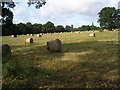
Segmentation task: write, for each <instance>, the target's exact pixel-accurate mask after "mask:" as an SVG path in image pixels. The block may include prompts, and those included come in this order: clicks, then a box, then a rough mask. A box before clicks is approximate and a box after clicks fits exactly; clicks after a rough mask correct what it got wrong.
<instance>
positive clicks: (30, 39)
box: [25, 38, 33, 44]
mask: <svg viewBox="0 0 120 90" xmlns="http://www.w3.org/2000/svg"><path fill="white" fill-rule="evenodd" d="M27 43H33V38H28V39H26V41H25V44H27Z"/></svg>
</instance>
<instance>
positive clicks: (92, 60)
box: [12, 41, 120, 88]
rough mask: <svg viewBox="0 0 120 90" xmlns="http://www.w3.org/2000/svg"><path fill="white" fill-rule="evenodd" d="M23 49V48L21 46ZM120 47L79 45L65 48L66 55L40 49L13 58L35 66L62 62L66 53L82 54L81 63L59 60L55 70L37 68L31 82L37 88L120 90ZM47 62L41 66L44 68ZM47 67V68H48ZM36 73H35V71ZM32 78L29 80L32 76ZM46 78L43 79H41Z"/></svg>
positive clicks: (79, 60)
mask: <svg viewBox="0 0 120 90" xmlns="http://www.w3.org/2000/svg"><path fill="white" fill-rule="evenodd" d="M18 47H20V46H18ZM117 50H118V44H117V45H116V44H114V43H113V42H110V41H108V42H107V41H106V42H102V41H101V42H97V41H94V42H78V43H66V44H63V50H62V52H57V53H50V52H49V51H47V49H46V46H36V47H33V48H30V49H29V50H26V51H24V50H21V51H20V52H15V53H14V54H13V57H12V58H13V59H16V60H18V61H19V60H20V59H21V61H23V62H24V61H25V60H28V61H30V63H32V64H33V65H34V61H35V63H36V62H41V61H44V60H45V61H48V66H49V64H51V61H52V60H53V61H54V60H56V58H61V57H63V56H64V55H65V53H68V52H70V53H81V52H87V51H88V52H89V51H92V52H90V53H85V54H78V55H77V57H78V58H77V59H78V61H77V62H73V61H72V60H65V61H62V60H59V61H58V63H61V65H60V68H57V67H58V66H59V65H58V63H55V64H52V66H54V67H55V68H56V69H54V68H50V69H49V68H43V69H42V70H43V72H41V68H42V67H36V66H35V67H36V70H37V72H36V74H35V77H33V78H31V82H32V83H36V86H34V87H56V88H59V87H71V88H106V87H110V88H117V87H120V86H119V83H120V81H119V79H120V78H119V77H118V61H117V59H118V58H117V57H118V52H117ZM42 63H43V62H41V63H39V64H37V66H38V65H42ZM46 67H47V66H46ZM31 73H34V71H31ZM28 77H29V76H28ZM40 78H42V79H40Z"/></svg>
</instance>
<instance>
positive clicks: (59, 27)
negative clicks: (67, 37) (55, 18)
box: [55, 25, 66, 32]
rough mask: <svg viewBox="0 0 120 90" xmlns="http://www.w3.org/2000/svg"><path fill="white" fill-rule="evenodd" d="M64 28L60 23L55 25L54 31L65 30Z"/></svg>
mask: <svg viewBox="0 0 120 90" xmlns="http://www.w3.org/2000/svg"><path fill="white" fill-rule="evenodd" d="M65 31H66V30H65V28H64V27H63V26H62V25H58V26H56V29H55V32H65Z"/></svg>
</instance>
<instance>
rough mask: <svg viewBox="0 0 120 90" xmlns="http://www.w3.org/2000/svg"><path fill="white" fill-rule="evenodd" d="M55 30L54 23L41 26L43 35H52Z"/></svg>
mask: <svg viewBox="0 0 120 90" xmlns="http://www.w3.org/2000/svg"><path fill="white" fill-rule="evenodd" d="M54 30H55V26H54V23H52V22H50V21H48V22H47V23H46V24H44V25H43V26H42V32H44V33H53V32H54Z"/></svg>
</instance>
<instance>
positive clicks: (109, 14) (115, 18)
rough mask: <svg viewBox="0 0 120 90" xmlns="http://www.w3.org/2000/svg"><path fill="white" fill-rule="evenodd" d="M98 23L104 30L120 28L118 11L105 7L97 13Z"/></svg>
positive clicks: (119, 11) (119, 12) (119, 13)
mask: <svg viewBox="0 0 120 90" xmlns="http://www.w3.org/2000/svg"><path fill="white" fill-rule="evenodd" d="M98 15H99V19H98V22H100V26H101V27H102V28H104V29H108V30H112V29H115V28H119V26H120V10H119V9H115V8H114V7H105V8H103V9H102V10H101V11H100V12H99V13H98Z"/></svg>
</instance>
